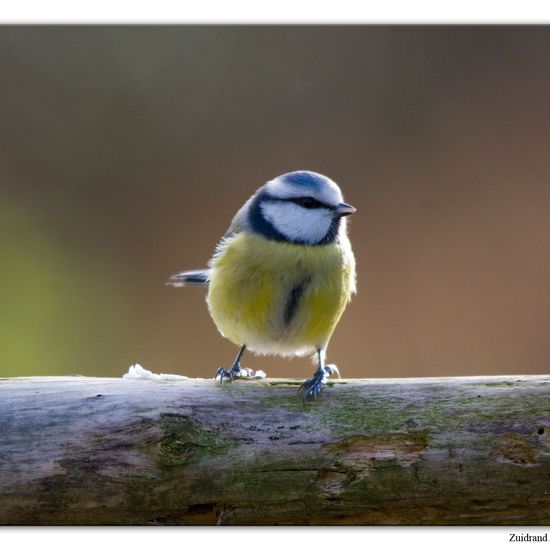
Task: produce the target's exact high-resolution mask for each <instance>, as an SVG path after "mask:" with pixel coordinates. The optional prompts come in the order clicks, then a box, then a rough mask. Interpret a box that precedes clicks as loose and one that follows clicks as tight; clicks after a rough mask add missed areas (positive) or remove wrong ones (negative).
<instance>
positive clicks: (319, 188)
mask: <svg viewBox="0 0 550 550" xmlns="http://www.w3.org/2000/svg"><path fill="white" fill-rule="evenodd" d="M354 212H355V208H354V207H353V206H351V205H349V204H346V203H345V202H343V197H342V192H341V191H340V188H339V187H338V185H336V183H334V182H333V181H332V180H331V179H329V178H328V177H326V176H323V175H321V174H318V173H315V172H310V171H305V170H302V171H297V172H289V173H287V174H283V175H282V176H279V177H277V178H275V179H273V180H271V181H268V182H267V183H266V184H265V185H263V186H262V187H260V188H259V189H258V190H257V191H256V192H255V193H254V194H253V195H252V197H250V198H249V199H248V200H247V201H246V203H245V204H244V205H243V206H242V208H241V209H240V210H239V211H238V212H237V214H236V215H235V217H234V218H233V221H232V223H231V225H230V227H229V229H228V230H227V232H226V234H225V235H224V236H223V238H222V240H221V241H220V243H219V244H218V246H217V248H216V251H215V253H214V256H213V258H212V259H211V260H210V262H209V265H208V268H207V269H203V270H195V271H183V272H181V273H176V274H175V275H173V276H172V277H171V279H170V281H169V284H171V285H173V286H186V285H202V286H207V287H208V296H207V299H206V301H207V303H208V308H209V311H210V315H211V316H212V319H213V320H214V323H215V324H216V327H217V328H218V330H219V331H220V333H221V334H222V336H224V337H225V338H228V339H229V340H231V342H233V343H234V344H236V345H238V346H239V347H240V351H239V353H238V355H237V358H236V359H235V361H234V362H233V365H232V366H231V368H230V369H228V370H226V369H224V368H223V367H220V368H219V369H218V371H217V373H216V379H219V380H220V382H221V383H223V380H224V379H226V378H227V379H228V380H230V381H232V380H234V379H235V378H245V377H250V376H254V371H252V370H251V369H245V368H242V367H241V359H242V356H243V353H244V351H245V350H246V349H249V350H251V351H253V352H255V353H256V354H278V355H282V356H294V355H307V354H315V355H314V356H316V358H317V360H318V368H317V370H316V371H315V373H314V375H313V377H312V378H311V379H308V380H306V381H305V382H304V383H303V384H302V385H301V387H300V390H301V392H302V395H303V398H304V400H306V399H308V398H313V399H315V398H316V397H317V395H318V394H319V392H320V390H321V388H322V387H323V385H324V384H325V383H326V380H327V378H328V377H329V376H330V375H331V374H334V373H337V374H338V375H339V373H338V369H337V368H336V366H335V365H326V364H325V352H326V349H327V345H328V342H329V340H330V337H331V336H332V333H333V331H334V328H335V327H336V324H337V323H338V321H339V319H340V317H341V315H342V313H343V311H344V309H345V307H346V305H347V304H348V302H349V301H350V298H351V296H352V294H354V293H355V289H356V287H355V279H356V276H355V258H354V256H353V252H352V249H351V244H350V241H349V239H348V236H347V231H346V218H345V217H346V216H349V215H350V214H353V213H354Z"/></svg>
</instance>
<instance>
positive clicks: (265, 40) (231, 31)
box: [0, 26, 550, 378]
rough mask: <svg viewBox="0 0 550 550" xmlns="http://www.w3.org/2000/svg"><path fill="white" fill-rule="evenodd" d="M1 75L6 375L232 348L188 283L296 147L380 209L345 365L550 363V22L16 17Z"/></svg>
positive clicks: (405, 367)
mask: <svg viewBox="0 0 550 550" xmlns="http://www.w3.org/2000/svg"><path fill="white" fill-rule="evenodd" d="M0 74H1V75H2V85H1V87H0V375H4V376H15V375H39V374H40V375H60V374H77V373H78V374H86V375H102V376H121V375H122V374H123V373H124V372H126V370H127V369H128V366H129V365H130V364H131V363H134V362H139V363H141V364H142V365H143V366H144V367H146V368H148V369H150V370H153V371H155V372H170V373H181V374H186V375H190V376H201V377H209V376H212V375H213V374H214V372H215V370H216V368H217V367H218V366H220V365H222V364H225V365H226V366H227V365H230V364H231V361H232V360H233V358H234V355H235V354H236V352H237V349H236V348H235V346H233V345H232V344H231V343H229V342H228V341H226V340H224V339H223V338H222V337H221V336H220V335H219V334H218V333H217V331H216V329H215V327H214V325H213V323H212V322H211V320H210V318H209V316H208V312H207V309H206V305H205V303H204V296H205V292H204V290H203V289H200V288H186V289H172V288H169V287H167V286H164V282H165V280H166V279H167V277H168V276H169V275H170V274H172V273H173V272H175V271H178V270H181V269H184V268H198V267H203V266H205V265H206V262H207V260H208V259H209V257H210V255H211V253H212V251H213V249H214V246H215V245H216V242H217V240H218V239H219V237H220V236H221V235H222V233H223V232H224V231H225V229H226V228H227V226H228V224H229V221H230V219H231V217H232V215H233V214H234V212H235V211H236V210H237V208H238V207H239V206H240V205H241V204H242V203H243V202H244V200H245V199H246V198H247V197H248V196H249V195H250V194H251V193H252V192H253V191H254V190H255V189H256V187H258V186H259V185H260V184H262V183H264V182H265V181H266V180H268V179H271V178H272V177H274V176H276V175H278V174H280V173H283V172H287V171H290V170H296V169H310V170H315V171H318V172H322V173H325V174H327V175H328V176H330V177H332V178H333V179H334V180H336V181H337V182H338V183H339V184H340V185H341V187H342V188H343V190H344V193H345V196H346V199H347V200H348V201H349V202H351V203H352V204H354V205H355V206H356V207H357V208H358V213H357V214H356V215H355V216H354V217H353V219H352V223H351V237H352V243H353V245H354V249H355V253H356V256H357V261H358V270H359V281H358V283H359V294H358V295H357V296H356V298H355V299H354V301H353V303H352V304H351V306H350V307H349V308H348V310H347V311H346V313H345V314H344V317H343V319H342V321H341V323H340V325H339V326H338V328H337V330H336V332H335V335H334V337H333V340H332V343H331V346H330V347H329V359H330V360H332V361H335V362H336V363H337V364H338V365H339V366H340V369H341V371H342V373H343V375H344V376H345V377H385V376H441V375H469V374H507V373H510V374H511V373H544V372H548V360H549V358H550V293H549V287H550V246H549V244H550V242H549V241H550V238H549V237H550V181H549V176H550V155H549V150H550V28H548V27H445V26H443V27H410V26H409V27H408V26H379V27H373V26H354V27H346V26H335V27H325V26H320V27H304V26H287V27H276V26H267V27H266V26H255V27H244V26H243V27H239V26H237V27H231V26H172V27H117V26H112V27H94V26H90V27H78V26H76V27H30V26H28V27H25V26H21V27H2V28H0ZM244 364H245V365H247V366H250V367H252V368H256V369H258V368H261V369H264V370H266V371H267V372H268V374H269V375H270V376H295V377H298V378H300V377H305V376H308V375H309V374H311V371H312V365H311V364H310V363H309V361H307V360H304V359H294V360H292V361H287V360H283V359H280V358H272V357H269V358H253V357H251V356H249V357H248V359H247V361H246V362H245V363H244Z"/></svg>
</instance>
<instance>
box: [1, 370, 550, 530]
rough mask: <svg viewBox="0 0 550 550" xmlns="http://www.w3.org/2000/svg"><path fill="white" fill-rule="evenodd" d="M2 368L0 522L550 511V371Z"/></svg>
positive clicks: (447, 520) (447, 521)
mask: <svg viewBox="0 0 550 550" xmlns="http://www.w3.org/2000/svg"><path fill="white" fill-rule="evenodd" d="M297 389H298V382H296V381H292V380H275V379H266V380H261V381H236V382H233V383H225V384H224V386H223V387H220V386H219V384H216V383H215V382H214V381H212V380H193V379H190V380H184V381H153V380H123V379H110V378H84V377H66V378H13V379H2V380H0V524H4V525H5V524H9V525H45V524H50V525H52V524H53V525H60V524H64V525H130V524H133V525H135V524H138V525H143V524H178V525H204V524H239V525H243V524H244V525H258V524H264V525H276V524H285V525H308V524H323V525H334V524H353V525H374V524H376V525H397V524H405V525H420V524H431V525H434V524H435V525H441V524H443V525H473V524H485V525H500V524H506V525H512V524H514V525H526V524H527V525H550V376H508V377H502V376H501V377H475V378H431V379H427V378H426V379H399V380H390V379H384V380H341V381H335V382H334V383H332V382H331V383H330V384H329V385H327V387H326V388H325V389H324V390H323V392H322V394H321V396H320V398H319V399H318V400H317V401H315V402H308V403H306V404H304V403H303V402H302V400H301V399H300V398H299V397H298V395H297Z"/></svg>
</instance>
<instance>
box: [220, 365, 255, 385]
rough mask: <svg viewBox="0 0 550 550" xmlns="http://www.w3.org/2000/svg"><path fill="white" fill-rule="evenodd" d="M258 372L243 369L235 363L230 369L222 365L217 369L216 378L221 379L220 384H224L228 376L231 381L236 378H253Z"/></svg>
mask: <svg viewBox="0 0 550 550" xmlns="http://www.w3.org/2000/svg"><path fill="white" fill-rule="evenodd" d="M255 375H256V373H255V372H254V371H253V370H252V369H242V368H241V367H240V366H239V365H233V366H232V367H231V368H230V369H229V370H226V369H224V368H223V367H220V368H219V369H218V370H217V371H216V376H214V380H219V381H220V385H223V381H224V379H225V378H228V379H229V381H230V382H233V380H235V379H236V378H253V377H254V376H255Z"/></svg>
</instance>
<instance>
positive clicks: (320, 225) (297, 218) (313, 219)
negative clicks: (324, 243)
mask: <svg viewBox="0 0 550 550" xmlns="http://www.w3.org/2000/svg"><path fill="white" fill-rule="evenodd" d="M261 208H262V212H263V215H264V216H265V219H266V220H267V221H268V222H270V223H271V224H272V225H273V227H274V228H275V229H276V230H277V231H278V232H279V233H281V234H282V235H284V236H285V237H286V238H287V239H289V240H291V241H304V242H308V243H312V244H314V243H318V242H319V241H321V240H323V238H324V237H325V235H326V234H327V231H328V230H329V228H330V225H331V223H332V214H331V212H330V211H329V210H326V209H324V208H311V209H308V208H302V207H301V206H298V205H297V204H292V203H288V202H266V203H264V204H262V206H261Z"/></svg>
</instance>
